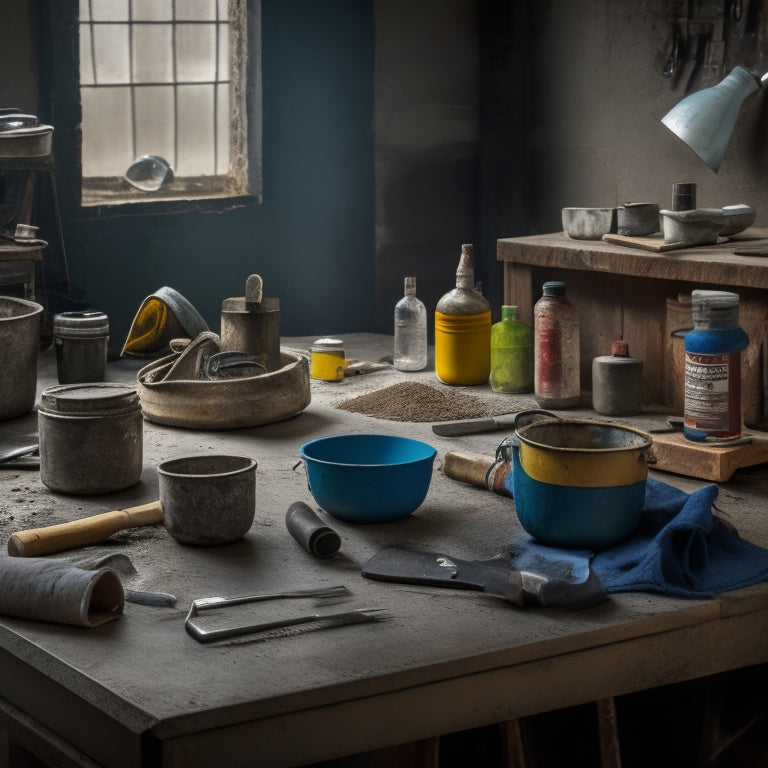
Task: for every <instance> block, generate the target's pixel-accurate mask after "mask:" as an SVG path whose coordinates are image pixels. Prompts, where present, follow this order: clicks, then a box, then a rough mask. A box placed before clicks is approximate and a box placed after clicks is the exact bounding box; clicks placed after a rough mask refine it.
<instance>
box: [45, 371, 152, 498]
mask: <svg viewBox="0 0 768 768" xmlns="http://www.w3.org/2000/svg"><path fill="white" fill-rule="evenodd" d="M37 411H38V432H39V435H40V479H41V481H42V482H43V484H44V485H46V486H47V487H48V488H50V489H51V490H52V491H59V492H61V493H81V494H98V493H110V492H112V491H119V490H122V489H123V488H128V487H129V486H131V485H134V484H135V483H137V482H138V481H139V479H140V478H141V471H142V464H143V456H144V433H143V429H144V421H143V418H142V414H141V404H140V402H139V396H138V394H137V393H136V390H135V389H133V388H132V387H128V386H125V385H123V384H107V383H95V384H88V383H85V384H63V385H58V386H54V387H48V388H47V389H44V390H43V392H42V394H41V396H40V402H39V404H38V408H37Z"/></svg>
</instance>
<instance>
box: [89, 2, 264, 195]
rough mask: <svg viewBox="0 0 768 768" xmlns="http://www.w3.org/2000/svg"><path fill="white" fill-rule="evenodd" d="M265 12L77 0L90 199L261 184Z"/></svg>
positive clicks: (252, 189) (250, 190) (239, 190)
mask: <svg viewBox="0 0 768 768" xmlns="http://www.w3.org/2000/svg"><path fill="white" fill-rule="evenodd" d="M249 5H250V6H251V7H250V9H249ZM258 20H259V14H258V4H257V3H249V2H248V0H79V17H78V30H79V78H80V98H81V105H82V124H81V135H82V149H81V168H82V205H83V206H89V205H90V206H92V205H105V204H118V203H130V202H142V203H145V202H150V201H153V200H187V199H194V200H197V199H205V198H216V197H235V196H246V195H250V196H256V197H258V196H259V194H260V166H261V163H260V157H259V153H260V105H259V103H258V100H257V99H256V98H254V94H256V95H257V94H258V93H259V87H258V83H254V82H249V79H250V80H251V81H253V80H254V79H255V78H256V77H257V76H258V68H255V67H253V66H247V63H248V62H249V61H250V62H253V61H254V60H256V58H257V57H258V45H259V36H258V32H259V30H258ZM248 96H250V98H248Z"/></svg>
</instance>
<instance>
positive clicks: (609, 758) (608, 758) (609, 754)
mask: <svg viewBox="0 0 768 768" xmlns="http://www.w3.org/2000/svg"><path fill="white" fill-rule="evenodd" d="M596 704H597V728H598V732H599V734H600V765H601V768H621V744H620V743H619V724H618V721H617V719H616V700H615V699H614V698H613V696H610V697H609V698H607V699H600V700H598V701H597V702H596Z"/></svg>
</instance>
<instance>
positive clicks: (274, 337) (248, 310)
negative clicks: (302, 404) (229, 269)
mask: <svg viewBox="0 0 768 768" xmlns="http://www.w3.org/2000/svg"><path fill="white" fill-rule="evenodd" d="M263 293H264V283H263V281H262V279H261V277H260V276H259V275H250V276H249V277H248V280H246V283H245V296H237V297H234V298H230V299H224V301H223V302H222V303H221V348H222V350H223V351H225V352H245V353H246V354H249V355H253V357H255V358H256V362H258V363H260V364H261V365H263V366H264V367H265V368H266V369H267V371H268V372H269V373H272V371H276V370H278V369H279V368H280V367H281V365H280V300H279V299H269V298H264V296H263Z"/></svg>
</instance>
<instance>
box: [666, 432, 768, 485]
mask: <svg viewBox="0 0 768 768" xmlns="http://www.w3.org/2000/svg"><path fill="white" fill-rule="evenodd" d="M744 436H745V437H751V438H752V442H750V443H746V444H743V445H731V446H716V445H709V444H707V443H694V442H693V441H691V440H688V439H686V438H685V436H684V435H683V434H681V433H680V432H670V433H668V434H653V435H652V437H653V449H652V450H653V453H654V455H655V456H656V463H655V464H652V465H651V467H652V469H658V470H661V471H662V472H674V473H676V474H678V475H686V476H687V477H697V478H700V479H702V480H711V481H713V482H715V483H724V482H726V481H728V480H730V478H731V477H732V476H733V473H734V472H735V471H736V470H737V469H741V468H742V467H752V466H755V465H756V464H763V463H766V462H768V435H766V434H765V433H755V432H745V433H744Z"/></svg>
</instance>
